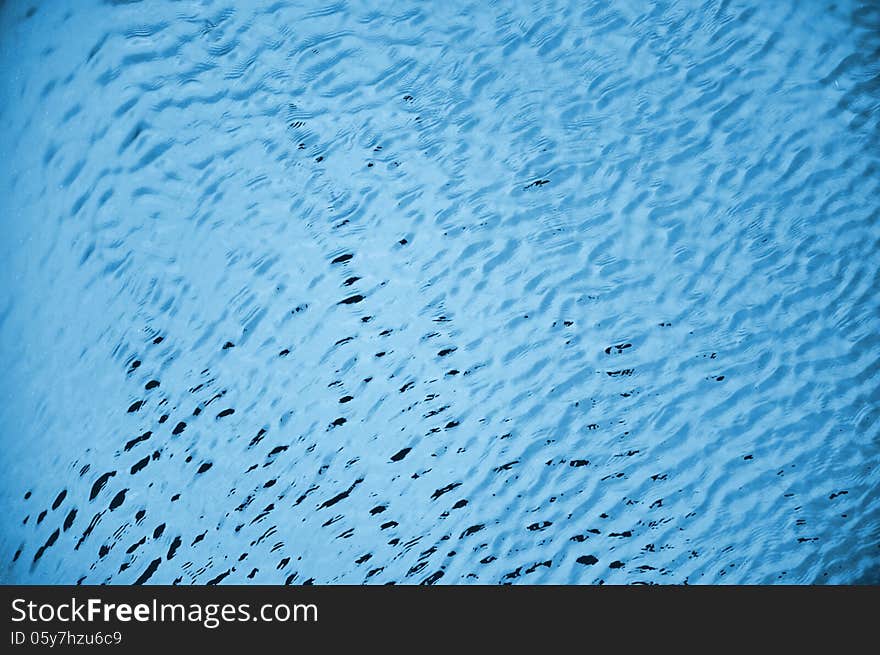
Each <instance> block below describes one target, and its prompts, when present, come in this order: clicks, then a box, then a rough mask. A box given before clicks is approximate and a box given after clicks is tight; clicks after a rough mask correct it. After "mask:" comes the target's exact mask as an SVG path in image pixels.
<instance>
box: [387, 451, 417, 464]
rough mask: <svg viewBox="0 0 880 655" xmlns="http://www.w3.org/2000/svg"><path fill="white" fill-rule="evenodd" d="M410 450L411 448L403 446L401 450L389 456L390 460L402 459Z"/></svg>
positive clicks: (397, 460)
mask: <svg viewBox="0 0 880 655" xmlns="http://www.w3.org/2000/svg"><path fill="white" fill-rule="evenodd" d="M410 450H412V448H403V449H401V450H398V451H397V452H396V453H394V454H393V455H392V456H391V461H392V462H399V461H400V460H402V459H403V458H404V457H406V456H407V454H408V453H409V451H410Z"/></svg>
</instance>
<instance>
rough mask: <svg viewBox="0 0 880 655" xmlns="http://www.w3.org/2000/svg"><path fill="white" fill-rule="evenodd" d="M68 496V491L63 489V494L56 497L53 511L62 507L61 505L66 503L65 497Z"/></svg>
mask: <svg viewBox="0 0 880 655" xmlns="http://www.w3.org/2000/svg"><path fill="white" fill-rule="evenodd" d="M66 495H67V489H63V490H62V491H61V493H59V494H58V495H57V496H56V497H55V501H54V502H53V503H52V509H53V510H56V509H58V508H59V507H60V506H61V503H63V502H64V497H65V496H66Z"/></svg>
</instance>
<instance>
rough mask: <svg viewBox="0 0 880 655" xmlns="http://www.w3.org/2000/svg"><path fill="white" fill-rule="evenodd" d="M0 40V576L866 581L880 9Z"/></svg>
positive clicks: (163, 26) (874, 378)
mask: <svg viewBox="0 0 880 655" xmlns="http://www.w3.org/2000/svg"><path fill="white" fill-rule="evenodd" d="M0 21H2V22H0V29H2V32H0V35H2V53H0V66H2V68H0V73H2V102H0V125H2V130H0V148H2V154H3V158H2V162H0V171H2V176H0V178H2V181H0V185H2V189H0V221H2V232H0V234H2V238H0V258H2V259H0V261H2V269H0V395H2V402H0V446H2V448H0V453H2V455H0V457H2V471H3V476H2V481H0V499H2V507H3V511H4V515H5V516H4V518H3V523H2V525H3V529H2V535H0V558H2V560H0V562H2V563H0V581H3V582H15V583H73V582H82V583H84V584H92V583H133V582H147V583H172V582H174V583H181V584H191V583H197V584H203V583H216V582H223V583H242V582H249V581H251V580H252V581H255V582H261V583H285V582H287V583H293V584H300V583H305V582H314V583H319V584H320V583H362V582H367V583H388V582H396V583H399V584H400V583H440V584H446V583H488V584H498V583H518V584H522V583H600V582H604V583H606V584H619V583H636V582H650V583H690V584H694V583H775V582H780V581H781V582H788V583H813V582H828V583H852V582H870V583H877V582H880V494H878V483H880V468H878V466H880V423H878V412H880V402H878V401H880V296H878V284H880V220H878V218H880V161H878V159H880V157H878V155H880V148H878V139H880V120H878V117H880V110H878V106H880V5H878V4H877V3H858V2H849V1H843V2H836V3H831V2H820V1H817V2H795V1H793V0H792V1H790V2H782V1H780V2H760V1H759V0H749V1H748V2H736V1H733V2H728V1H726V0H725V1H723V2H722V1H717V0H711V1H708V2H699V1H697V0H694V1H680V2H672V1H669V2H665V1H654V2H624V1H595V0H589V1H587V2H582V1H580V0H571V1H570V2H556V3H537V4H536V3H534V2H498V3H488V2H473V3H471V4H463V3H457V2H436V3H407V2H397V3H387V2H378V1H375V0H371V1H369V2H366V3H361V2H346V1H342V2H338V3H336V4H326V5H323V4H318V3H310V2H305V3H302V2H301V3H288V2H284V1H269V2H265V3H262V2H253V3H249V2H201V3H198V2H167V3H163V2H150V3H147V2H144V3H126V2H111V3H106V4H98V3H96V2H86V1H83V2H43V3H41V4H38V5H37V4H33V5H32V4H31V3H30V2H7V3H6V4H5V6H4V7H3V8H2V9H0Z"/></svg>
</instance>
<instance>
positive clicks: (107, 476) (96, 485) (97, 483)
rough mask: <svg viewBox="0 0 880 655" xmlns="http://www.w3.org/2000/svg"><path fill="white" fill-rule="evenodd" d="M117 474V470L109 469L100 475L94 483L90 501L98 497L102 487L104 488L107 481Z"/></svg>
mask: <svg viewBox="0 0 880 655" xmlns="http://www.w3.org/2000/svg"><path fill="white" fill-rule="evenodd" d="M114 475H116V471H108V472H107V473H105V474H104V475H102V476H100V477H99V478H98V479H97V480H95V483H94V484H93V485H92V491H91V493H90V494H89V501H92V500H94V499H95V498H97V496H98V494H99V493H101V489H103V488H104V485H105V484H107V481H108V480H109V479H110V478H112V477H113V476H114Z"/></svg>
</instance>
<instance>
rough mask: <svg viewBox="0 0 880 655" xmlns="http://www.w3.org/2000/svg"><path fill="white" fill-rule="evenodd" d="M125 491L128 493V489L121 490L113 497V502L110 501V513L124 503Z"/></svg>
mask: <svg viewBox="0 0 880 655" xmlns="http://www.w3.org/2000/svg"><path fill="white" fill-rule="evenodd" d="M127 491H128V489H123V490H122V491H120V492H119V493H118V494H116V495H115V496H113V500H111V501H110V507H109V509H110V511H111V512H112V511H113V510H114V509H116V508H117V507H119V506H120V505H122V503H124V502H125V492H127Z"/></svg>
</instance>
